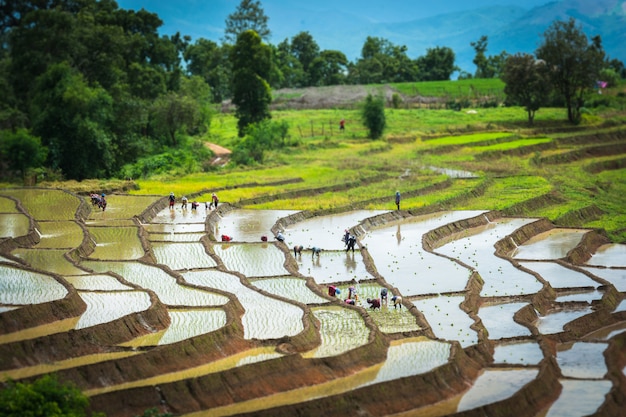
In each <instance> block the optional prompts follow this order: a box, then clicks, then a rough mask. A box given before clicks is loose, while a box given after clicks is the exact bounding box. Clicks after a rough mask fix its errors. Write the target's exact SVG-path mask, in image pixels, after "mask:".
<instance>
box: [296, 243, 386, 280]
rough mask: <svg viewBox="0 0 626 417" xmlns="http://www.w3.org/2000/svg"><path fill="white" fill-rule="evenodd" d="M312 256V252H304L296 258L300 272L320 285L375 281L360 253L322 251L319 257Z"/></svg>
mask: <svg viewBox="0 0 626 417" xmlns="http://www.w3.org/2000/svg"><path fill="white" fill-rule="evenodd" d="M292 254H293V252H292ZM311 254H312V252H310V251H304V252H302V256H298V257H297V258H296V261H297V262H298V271H299V272H300V273H301V274H302V275H304V276H307V277H312V278H313V279H314V280H315V282H317V283H318V284H327V283H330V282H346V281H351V280H355V281H362V280H370V279H374V277H373V276H372V275H371V274H370V273H369V272H367V269H366V268H365V263H363V256H362V255H361V253H360V252H358V251H357V252H354V253H352V252H347V253H346V252H344V251H335V252H325V251H322V253H321V254H320V256H319V257H317V256H316V257H313V256H311Z"/></svg>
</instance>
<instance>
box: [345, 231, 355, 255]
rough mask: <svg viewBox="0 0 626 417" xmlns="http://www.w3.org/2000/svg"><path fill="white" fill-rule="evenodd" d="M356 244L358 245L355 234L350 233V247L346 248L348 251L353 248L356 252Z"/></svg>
mask: <svg viewBox="0 0 626 417" xmlns="http://www.w3.org/2000/svg"><path fill="white" fill-rule="evenodd" d="M354 245H356V237H354V235H350V237H349V238H348V247H347V248H346V252H348V251H349V250H350V249H352V252H353V253H354Z"/></svg>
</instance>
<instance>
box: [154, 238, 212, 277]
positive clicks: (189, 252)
mask: <svg viewBox="0 0 626 417" xmlns="http://www.w3.org/2000/svg"><path fill="white" fill-rule="evenodd" d="M152 253H153V254H154V257H155V258H156V261H157V263H159V264H164V265H167V266H169V267H170V268H172V269H173V270H178V269H194V268H212V267H214V266H216V265H217V264H216V262H215V261H214V260H213V258H211V257H210V256H209V254H207V253H206V249H205V248H204V245H203V244H202V243H200V242H195V243H153V244H152Z"/></svg>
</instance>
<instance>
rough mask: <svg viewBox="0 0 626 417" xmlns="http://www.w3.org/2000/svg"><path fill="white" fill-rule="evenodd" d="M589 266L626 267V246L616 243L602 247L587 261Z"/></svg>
mask: <svg viewBox="0 0 626 417" xmlns="http://www.w3.org/2000/svg"><path fill="white" fill-rule="evenodd" d="M587 265H590V266H606V267H612V266H621V267H626V245H624V244H618V243H614V244H609V245H602V246H600V247H599V248H598V250H596V253H594V254H593V255H592V256H591V258H590V259H589V260H588V261H587Z"/></svg>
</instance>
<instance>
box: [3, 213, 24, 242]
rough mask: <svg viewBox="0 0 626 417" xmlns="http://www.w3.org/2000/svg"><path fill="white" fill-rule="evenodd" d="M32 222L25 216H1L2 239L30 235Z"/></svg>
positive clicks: (13, 214)
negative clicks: (29, 230)
mask: <svg viewBox="0 0 626 417" xmlns="http://www.w3.org/2000/svg"><path fill="white" fill-rule="evenodd" d="M29 227H30V221H29V220H28V217H27V216H26V215H25V214H21V213H11V214H0V237H18V236H24V235H26V234H28V229H29Z"/></svg>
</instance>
